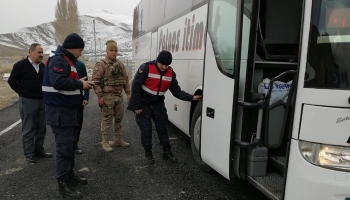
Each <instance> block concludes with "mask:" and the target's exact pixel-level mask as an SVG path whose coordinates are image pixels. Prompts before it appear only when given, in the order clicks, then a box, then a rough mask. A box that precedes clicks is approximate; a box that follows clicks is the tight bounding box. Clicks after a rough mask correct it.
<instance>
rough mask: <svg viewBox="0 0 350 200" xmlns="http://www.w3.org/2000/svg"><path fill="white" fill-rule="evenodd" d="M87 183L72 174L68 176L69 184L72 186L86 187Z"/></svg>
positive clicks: (84, 179)
mask: <svg viewBox="0 0 350 200" xmlns="http://www.w3.org/2000/svg"><path fill="white" fill-rule="evenodd" d="M87 183H88V182H87V180H86V178H80V177H79V176H77V175H75V174H74V173H73V174H71V175H70V176H69V184H70V185H72V186H77V185H86V184H87Z"/></svg>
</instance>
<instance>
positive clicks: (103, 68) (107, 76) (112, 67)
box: [92, 57, 130, 98]
mask: <svg viewBox="0 0 350 200" xmlns="http://www.w3.org/2000/svg"><path fill="white" fill-rule="evenodd" d="M121 77H123V79H124V80H121ZM111 79H112V80H111ZM92 81H99V82H101V84H100V85H95V86H94V90H95V93H96V95H97V96H98V98H100V97H102V96H103V95H104V94H106V93H108V94H115V95H121V93H122V91H123V89H124V91H125V93H126V94H130V84H129V77H128V74H127V73H126V69H125V67H124V64H123V63H122V62H120V61H119V60H117V59H115V60H110V59H109V58H107V57H106V58H104V59H102V60H101V61H100V62H97V63H96V65H95V67H94V70H93V75H92Z"/></svg>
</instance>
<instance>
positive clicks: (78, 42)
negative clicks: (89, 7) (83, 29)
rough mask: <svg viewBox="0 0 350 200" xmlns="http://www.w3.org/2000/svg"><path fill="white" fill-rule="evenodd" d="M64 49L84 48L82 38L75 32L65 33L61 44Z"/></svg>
mask: <svg viewBox="0 0 350 200" xmlns="http://www.w3.org/2000/svg"><path fill="white" fill-rule="evenodd" d="M62 46H63V48H65V49H84V46H85V43H84V40H83V39H82V38H81V37H80V36H79V35H78V34H76V33H71V34H69V35H67V37H66V39H64V42H63V44H62Z"/></svg>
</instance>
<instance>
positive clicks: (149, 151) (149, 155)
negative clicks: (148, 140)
mask: <svg viewBox="0 0 350 200" xmlns="http://www.w3.org/2000/svg"><path fill="white" fill-rule="evenodd" d="M145 157H146V159H147V161H148V162H149V164H151V165H153V164H154V163H155V161H154V159H153V153H152V147H145Z"/></svg>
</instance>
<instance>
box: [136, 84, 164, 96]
mask: <svg viewBox="0 0 350 200" xmlns="http://www.w3.org/2000/svg"><path fill="white" fill-rule="evenodd" d="M142 89H143V90H144V91H146V92H148V93H150V94H153V95H157V92H155V91H152V90H150V89H148V88H147V87H146V86H144V85H143V86H142ZM164 94H165V92H159V93H158V95H164Z"/></svg>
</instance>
